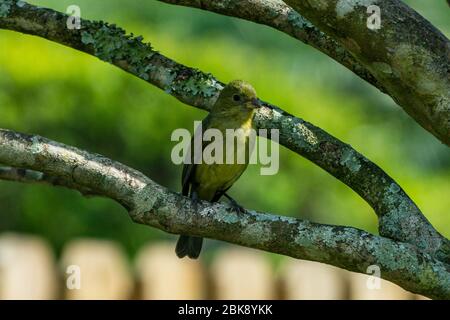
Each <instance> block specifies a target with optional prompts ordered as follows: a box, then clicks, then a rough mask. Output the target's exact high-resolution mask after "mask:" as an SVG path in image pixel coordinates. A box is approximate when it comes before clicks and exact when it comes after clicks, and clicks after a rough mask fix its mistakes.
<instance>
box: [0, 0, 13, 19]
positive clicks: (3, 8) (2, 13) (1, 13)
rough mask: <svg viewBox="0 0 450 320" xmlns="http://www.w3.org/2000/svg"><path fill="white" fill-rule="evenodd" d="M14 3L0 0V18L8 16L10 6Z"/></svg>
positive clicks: (10, 0)
mask: <svg viewBox="0 0 450 320" xmlns="http://www.w3.org/2000/svg"><path fill="white" fill-rule="evenodd" d="M15 2H16V1H14V0H0V18H6V17H7V16H8V15H9V13H10V11H11V6H12V5H14V3H15Z"/></svg>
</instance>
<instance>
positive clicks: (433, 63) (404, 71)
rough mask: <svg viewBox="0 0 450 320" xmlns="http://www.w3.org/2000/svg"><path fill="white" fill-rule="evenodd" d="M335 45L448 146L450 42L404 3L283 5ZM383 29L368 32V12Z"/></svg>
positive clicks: (358, 0) (321, 0) (357, 0)
mask: <svg viewBox="0 0 450 320" xmlns="http://www.w3.org/2000/svg"><path fill="white" fill-rule="evenodd" d="M285 2H286V3H287V4H289V5H290V6H292V7H293V8H294V9H295V10H297V11H298V12H300V13H301V14H303V15H304V16H305V17H307V18H308V19H309V20H310V21H312V22H313V23H314V24H315V25H316V26H318V27H319V28H320V29H321V30H322V31H324V32H325V33H327V34H328V35H329V36H331V37H333V38H334V39H336V40H337V41H338V42H339V43H340V44H341V45H343V46H344V47H345V48H346V49H347V50H348V51H349V52H350V53H352V54H353V56H354V57H355V58H356V59H357V60H358V61H359V62H360V63H361V64H362V65H363V66H365V67H366V68H367V69H368V70H370V72H371V74H373V75H374V76H375V78H376V79H378V81H379V82H380V83H382V84H383V86H384V88H385V89H386V91H387V92H388V93H389V95H390V96H391V97H392V98H393V99H394V100H395V101H396V102H397V103H398V104H399V105H400V106H401V107H402V108H403V109H404V110H405V111H406V112H407V113H408V114H409V115H410V116H411V117H413V118H414V119H415V120H416V121H417V122H418V123H419V124H420V125H421V126H422V127H424V128H425V129H427V130H428V131H430V132H431V133H432V134H434V135H435V136H436V137H437V138H438V139H439V140H441V141H442V142H443V143H445V144H447V145H449V146H450V41H449V40H448V39H447V38H446V37H445V36H444V35H443V34H442V33H441V32H440V31H439V30H437V29H436V28H435V27H434V26H433V25H432V24H431V23H430V22H428V21H427V20H426V19H425V18H423V17H422V16H421V15H419V14H418V13H417V12H416V11H414V10H413V9H411V8H410V7H408V6H407V5H406V4H404V3H403V2H402V1H400V0H285ZM370 5H377V6H378V7H379V8H380V9H381V28H380V29H378V30H371V29H369V28H368V27H367V18H368V17H369V14H368V13H367V7H368V6H370Z"/></svg>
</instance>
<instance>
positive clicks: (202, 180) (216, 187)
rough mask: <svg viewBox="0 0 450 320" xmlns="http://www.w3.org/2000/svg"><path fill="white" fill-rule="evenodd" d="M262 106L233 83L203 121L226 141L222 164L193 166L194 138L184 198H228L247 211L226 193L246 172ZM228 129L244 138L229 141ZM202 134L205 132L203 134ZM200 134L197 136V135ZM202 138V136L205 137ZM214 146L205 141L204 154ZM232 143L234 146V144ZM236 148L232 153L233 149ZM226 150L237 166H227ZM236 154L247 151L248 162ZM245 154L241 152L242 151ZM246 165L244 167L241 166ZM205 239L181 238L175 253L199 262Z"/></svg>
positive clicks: (250, 92) (246, 86) (244, 88)
mask: <svg viewBox="0 0 450 320" xmlns="http://www.w3.org/2000/svg"><path fill="white" fill-rule="evenodd" d="M259 106H261V103H260V101H259V100H258V98H257V96H256V91H255V89H253V87H252V86H251V85H250V84H248V83H246V82H244V81H241V80H235V81H232V82H230V83H229V84H228V85H227V86H226V87H225V88H224V89H223V90H222V92H221V93H220V95H219V98H218V99H217V101H216V103H215V104H214V106H213V107H212V110H211V112H210V114H209V115H208V116H207V117H206V118H205V119H204V120H203V121H202V127H201V128H202V130H207V129H218V130H219V131H220V132H221V133H222V137H223V142H224V143H223V153H222V157H223V161H222V162H221V163H212V164H206V163H205V162H204V161H202V163H200V164H195V163H194V152H193V150H194V147H193V146H194V137H193V138H192V140H191V161H190V163H186V164H185V165H184V167H183V176H182V187H183V191H182V194H183V195H184V196H190V197H191V198H192V199H193V200H194V201H198V200H199V199H200V200H207V201H211V202H216V201H218V200H219V199H220V198H221V197H222V196H225V197H227V198H228V199H229V200H230V201H231V204H232V205H233V207H234V208H235V209H236V210H238V211H241V212H242V211H244V209H243V208H242V207H240V206H239V205H238V204H237V203H236V201H234V200H233V199H232V198H231V197H229V196H228V195H227V194H226V191H227V190H228V189H229V188H230V187H231V186H232V185H233V183H234V182H236V180H237V179H239V177H240V176H241V174H242V173H243V172H244V171H245V169H246V168H247V166H248V162H249V155H250V152H251V150H249V149H250V148H251V147H253V146H250V148H249V140H250V139H249V137H250V134H251V129H252V121H253V116H254V113H255V109H256V108H258V107H259ZM227 129H235V130H237V129H242V130H241V134H240V135H237V138H234V137H233V140H234V141H226V136H227V135H226V130H227ZM200 133H202V132H200ZM197 134H198V132H196V133H195V135H197ZM202 136H203V134H202ZM209 143H211V142H209V141H206V142H205V141H203V143H202V150H201V151H203V150H204V149H205V147H206V146H207V145H208V144H209ZM231 143H232V144H231ZM230 146H233V149H231V148H230ZM227 150H234V151H236V153H235V154H234V155H233V158H234V160H235V161H234V162H233V163H227V161H226V159H227V158H226V154H227ZM237 150H244V152H245V155H244V159H245V161H236V160H237V159H239V155H238V154H237ZM241 152H242V151H241ZM239 162H244V163H239ZM202 243H203V238H200V237H192V236H184V235H181V236H180V237H179V239H178V242H177V246H176V249H175V252H176V254H177V256H178V257H179V258H183V257H185V256H188V257H189V258H191V259H196V258H198V256H199V255H200V251H201V249H202Z"/></svg>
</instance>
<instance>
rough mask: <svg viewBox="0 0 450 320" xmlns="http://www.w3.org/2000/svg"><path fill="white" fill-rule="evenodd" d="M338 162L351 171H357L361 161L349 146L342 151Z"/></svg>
mask: <svg viewBox="0 0 450 320" xmlns="http://www.w3.org/2000/svg"><path fill="white" fill-rule="evenodd" d="M339 163H340V164H341V165H342V166H345V167H346V168H348V169H349V170H350V171H351V172H352V173H356V172H358V171H359V169H360V168H361V163H360V162H359V159H358V157H357V155H356V152H355V151H354V150H352V149H350V148H349V149H346V150H345V151H344V152H343V153H342V156H341V159H340V161H339Z"/></svg>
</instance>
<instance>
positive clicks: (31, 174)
mask: <svg viewBox="0 0 450 320" xmlns="http://www.w3.org/2000/svg"><path fill="white" fill-rule="evenodd" d="M0 180H6V181H15V182H22V183H30V184H45V185H50V186H57V187H66V188H69V189H74V190H77V191H79V192H80V193H81V194H83V195H84V196H93V195H95V193H94V192H93V191H92V190H90V189H89V188H86V187H83V186H81V185H78V184H75V183H73V182H71V181H69V180H66V179H60V178H58V177H55V176H51V175H48V174H45V173H42V172H40V171H34V170H28V169H23V168H12V167H0Z"/></svg>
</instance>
